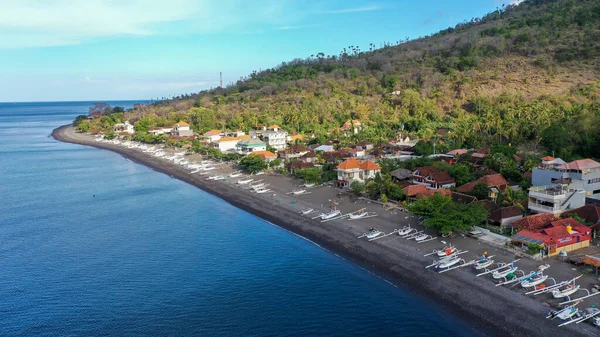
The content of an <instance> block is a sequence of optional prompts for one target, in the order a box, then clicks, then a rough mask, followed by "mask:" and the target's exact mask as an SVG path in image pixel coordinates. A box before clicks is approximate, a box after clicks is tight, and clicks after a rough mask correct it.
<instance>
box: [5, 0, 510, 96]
mask: <svg viewBox="0 0 600 337" xmlns="http://www.w3.org/2000/svg"><path fill="white" fill-rule="evenodd" d="M517 1H518V0H373V1H371V0H0V102H23V101H85V100H121V99H123V100H124V99H144V100H145V99H156V98H160V97H170V96H175V95H179V94H182V93H193V92H198V91H200V90H203V89H208V88H212V87H217V86H218V85H219V72H222V73H223V84H224V85H226V84H228V83H231V82H235V81H237V80H238V79H239V78H240V77H242V76H245V75H247V74H249V73H250V72H252V71H253V70H260V69H267V68H271V67H274V66H276V65H278V64H280V63H281V62H283V61H289V60H292V59H294V58H305V57H308V56H310V55H311V54H317V53H319V52H323V53H325V54H339V52H340V51H341V50H342V49H343V48H344V47H348V46H360V47H361V48H362V49H363V50H367V49H368V48H369V44H370V43H373V44H375V45H376V46H380V45H381V44H382V43H383V42H384V41H389V42H394V41H398V40H402V39H405V38H407V37H408V38H417V37H419V36H426V35H429V34H432V33H435V32H437V31H439V30H441V29H444V28H447V27H449V26H454V25H455V24H456V23H458V22H461V21H463V20H470V19H471V18H473V17H480V16H482V15H484V14H485V13H488V12H490V11H492V10H494V9H495V8H496V7H498V6H501V5H502V4H503V3H505V4H509V3H514V2H517Z"/></svg>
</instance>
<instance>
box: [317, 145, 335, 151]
mask: <svg viewBox="0 0 600 337" xmlns="http://www.w3.org/2000/svg"><path fill="white" fill-rule="evenodd" d="M314 151H315V152H316V151H321V152H333V151H335V150H334V149H333V145H320V146H317V147H316V148H315V149H314Z"/></svg>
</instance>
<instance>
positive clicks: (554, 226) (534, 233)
mask: <svg viewBox="0 0 600 337" xmlns="http://www.w3.org/2000/svg"><path fill="white" fill-rule="evenodd" d="M513 224H514V223H513ZM568 227H571V228H570V229H571V232H570V233H569V230H568ZM591 232H592V229H591V228H589V227H587V226H584V225H582V224H580V223H579V222H577V221H576V220H574V219H571V218H566V219H562V220H556V221H552V222H551V223H550V224H549V225H548V226H546V227H544V228H541V229H537V230H529V229H524V230H522V231H519V232H518V233H517V236H521V237H525V238H530V239H534V240H537V241H540V242H543V243H544V244H545V245H552V246H556V247H563V246H568V245H571V244H574V243H578V242H583V241H589V240H591V237H590V234H591ZM516 239H517V240H518V239H519V238H518V237H517V238H516Z"/></svg>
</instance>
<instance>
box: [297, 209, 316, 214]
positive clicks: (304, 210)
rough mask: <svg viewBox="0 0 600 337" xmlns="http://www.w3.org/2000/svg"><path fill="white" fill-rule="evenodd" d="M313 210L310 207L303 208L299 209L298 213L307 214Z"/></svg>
mask: <svg viewBox="0 0 600 337" xmlns="http://www.w3.org/2000/svg"><path fill="white" fill-rule="evenodd" d="M313 211H314V210H313V209H312V208H307V209H303V210H301V211H300V213H302V215H307V214H310V213H312V212H313Z"/></svg>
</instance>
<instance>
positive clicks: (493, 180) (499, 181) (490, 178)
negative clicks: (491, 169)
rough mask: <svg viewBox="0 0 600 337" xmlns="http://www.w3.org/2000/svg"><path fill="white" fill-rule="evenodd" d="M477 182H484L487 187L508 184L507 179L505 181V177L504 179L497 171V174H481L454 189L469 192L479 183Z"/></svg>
mask: <svg viewBox="0 0 600 337" xmlns="http://www.w3.org/2000/svg"><path fill="white" fill-rule="evenodd" d="M479 183H484V184H486V185H487V187H490V188H491V187H498V186H502V185H508V181H506V179H504V177H503V176H502V175H501V174H499V173H497V174H490V175H486V176H483V177H481V178H479V179H477V181H473V182H470V183H466V184H464V185H462V186H460V187H458V188H457V189H456V190H457V191H458V192H463V193H469V192H471V191H473V189H474V188H475V186H477V184H479Z"/></svg>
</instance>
